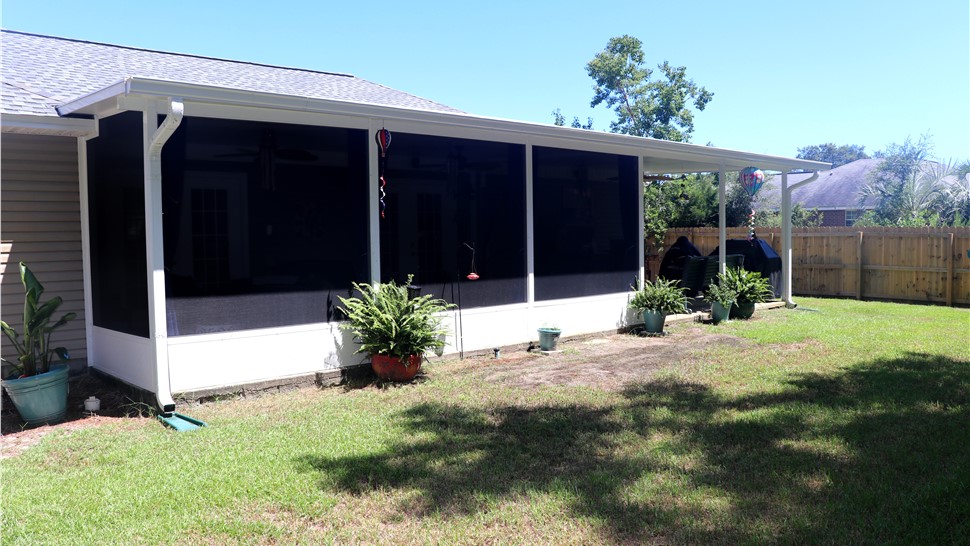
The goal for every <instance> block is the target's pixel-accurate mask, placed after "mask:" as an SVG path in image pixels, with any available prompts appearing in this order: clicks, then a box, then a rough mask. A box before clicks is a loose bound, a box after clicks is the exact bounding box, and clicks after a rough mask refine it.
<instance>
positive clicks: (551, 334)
mask: <svg viewBox="0 0 970 546" xmlns="http://www.w3.org/2000/svg"><path fill="white" fill-rule="evenodd" d="M560 333H562V331H561V330H559V329H558V328H539V350H540V351H555V350H556V344H557V343H558V342H559V334H560Z"/></svg>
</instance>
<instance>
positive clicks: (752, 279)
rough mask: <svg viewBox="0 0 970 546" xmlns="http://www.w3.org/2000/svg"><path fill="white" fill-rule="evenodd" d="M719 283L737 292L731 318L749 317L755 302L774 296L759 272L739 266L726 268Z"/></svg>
mask: <svg viewBox="0 0 970 546" xmlns="http://www.w3.org/2000/svg"><path fill="white" fill-rule="evenodd" d="M719 284H722V285H724V286H725V287H726V288H728V289H730V290H733V291H734V292H735V293H736V294H737V297H736V298H735V300H734V305H733V306H731V318H738V319H749V318H751V315H753V314H754V307H755V304H756V303H763V302H766V301H768V300H769V299H770V298H771V297H772V296H774V293H773V292H772V290H771V285H770V284H768V279H766V278H764V277H762V276H761V273H757V272H755V271H748V270H746V269H742V268H740V267H729V268H727V269H726V270H725V271H724V276H723V277H722V278H721V279H720V281H719Z"/></svg>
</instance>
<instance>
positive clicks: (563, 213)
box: [532, 147, 642, 300]
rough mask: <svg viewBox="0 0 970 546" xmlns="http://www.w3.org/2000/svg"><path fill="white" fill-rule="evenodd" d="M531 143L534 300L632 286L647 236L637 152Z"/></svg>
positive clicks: (588, 293) (617, 290)
mask: <svg viewBox="0 0 970 546" xmlns="http://www.w3.org/2000/svg"><path fill="white" fill-rule="evenodd" d="M532 151H533V203H534V204H535V205H534V220H533V221H534V224H533V226H534V233H535V297H536V300H549V299H558V298H569V297H578V296H591V295H595V294H609V293H615V292H624V291H626V290H629V289H630V285H631V284H632V283H633V280H634V277H635V275H636V273H637V271H638V270H639V253H638V247H639V245H641V244H642V243H641V241H640V240H639V223H640V222H641V221H642V220H641V219H640V218H638V217H637V210H638V207H637V199H638V195H639V192H638V191H637V184H639V183H640V182H639V178H640V177H639V175H638V173H637V158H636V157H629V156H619V155H612V154H601V153H593V152H581V151H575V150H563V149H557V148H543V147H534V148H533V149H532Z"/></svg>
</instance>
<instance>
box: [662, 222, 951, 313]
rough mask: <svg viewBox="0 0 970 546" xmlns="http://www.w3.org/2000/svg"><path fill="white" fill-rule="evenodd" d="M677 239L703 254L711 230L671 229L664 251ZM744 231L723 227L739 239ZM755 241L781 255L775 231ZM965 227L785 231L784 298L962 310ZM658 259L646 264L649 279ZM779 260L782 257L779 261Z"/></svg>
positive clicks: (714, 238) (711, 242) (710, 247)
mask: <svg viewBox="0 0 970 546" xmlns="http://www.w3.org/2000/svg"><path fill="white" fill-rule="evenodd" d="M681 235H683V236H686V237H687V238H688V239H690V241H691V242H692V243H694V245H695V246H696V247H697V248H698V249H699V250H700V251H701V253H702V254H710V253H711V252H713V251H714V249H715V248H716V247H717V245H718V230H717V228H674V229H671V230H669V231H668V232H667V235H666V237H665V241H664V248H669V247H670V245H671V244H673V242H674V241H676V240H677V238H678V237H680V236H681ZM746 236H747V228H745V227H739V228H728V230H727V238H728V239H743V238H745V237H746ZM758 237H760V238H761V239H764V240H765V241H768V242H769V243H770V244H771V246H772V248H774V249H775V251H776V252H778V254H779V255H781V228H760V229H758ZM968 253H970V228H965V227H959V228H883V227H878V228H870V227H867V228H854V227H829V228H821V227H819V228H792V264H793V267H792V292H793V293H794V294H800V295H812V296H845V297H854V298H857V299H862V298H873V299H889V300H901V301H919V302H934V303H943V304H946V305H957V304H960V305H968V304H970V254H968ZM662 258H663V255H660V256H657V257H655V258H654V259H652V260H650V261H649V265H650V268H651V273H652V275H653V276H654V277H655V276H656V274H657V269H658V268H659V264H660V260H661V259H662ZM782 258H784V256H782Z"/></svg>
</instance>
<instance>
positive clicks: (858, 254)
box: [855, 231, 865, 300]
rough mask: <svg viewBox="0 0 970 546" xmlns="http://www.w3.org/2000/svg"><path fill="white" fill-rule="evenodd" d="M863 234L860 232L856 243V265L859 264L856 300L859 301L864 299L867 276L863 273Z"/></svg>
mask: <svg viewBox="0 0 970 546" xmlns="http://www.w3.org/2000/svg"><path fill="white" fill-rule="evenodd" d="M862 233H863V232H861V231H860V232H859V239H858V241H857V242H856V250H855V255H856V263H858V264H859V275H858V278H857V282H856V293H855V299H857V300H861V299H862V279H863V277H864V276H865V275H863V273H862Z"/></svg>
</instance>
